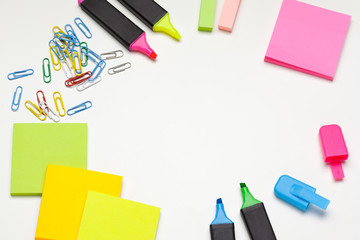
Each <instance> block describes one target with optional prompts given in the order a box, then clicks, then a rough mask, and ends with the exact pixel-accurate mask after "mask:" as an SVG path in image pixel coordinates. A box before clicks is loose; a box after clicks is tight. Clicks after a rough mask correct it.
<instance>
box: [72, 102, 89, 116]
mask: <svg viewBox="0 0 360 240" xmlns="http://www.w3.org/2000/svg"><path fill="white" fill-rule="evenodd" d="M91 107H92V102H91V101H86V102H83V103H81V104H79V105H77V106H75V107H73V108H70V109H68V110H67V115H69V116H71V115H74V114H76V113H79V112H81V111H84V110H86V109H89V108H91Z"/></svg>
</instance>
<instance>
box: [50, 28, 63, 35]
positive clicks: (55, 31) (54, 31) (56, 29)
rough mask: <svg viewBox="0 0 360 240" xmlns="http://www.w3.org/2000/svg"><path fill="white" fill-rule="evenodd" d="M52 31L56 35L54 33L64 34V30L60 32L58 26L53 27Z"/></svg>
mask: <svg viewBox="0 0 360 240" xmlns="http://www.w3.org/2000/svg"><path fill="white" fill-rule="evenodd" d="M52 31H53V33H54V34H56V33H63V34H65V32H64V30H62V29H61V28H60V27H58V26H55V27H53V29H52Z"/></svg>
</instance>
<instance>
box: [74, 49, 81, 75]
mask: <svg viewBox="0 0 360 240" xmlns="http://www.w3.org/2000/svg"><path fill="white" fill-rule="evenodd" d="M76 63H77V64H76ZM72 64H73V67H74V72H75V75H76V76H79V75H81V74H82V73H83V69H82V65H81V60H80V56H79V53H78V52H77V51H74V52H73V53H72ZM77 65H78V66H77Z"/></svg>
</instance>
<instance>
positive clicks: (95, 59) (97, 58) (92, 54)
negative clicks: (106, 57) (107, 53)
mask: <svg viewBox="0 0 360 240" xmlns="http://www.w3.org/2000/svg"><path fill="white" fill-rule="evenodd" d="M81 52H82V53H84V54H85V55H86V56H88V57H89V58H90V59H91V60H92V61H93V62H95V63H99V62H101V61H102V60H101V57H100V56H99V55H98V54H97V53H95V52H94V51H92V50H91V49H89V48H85V47H83V48H81Z"/></svg>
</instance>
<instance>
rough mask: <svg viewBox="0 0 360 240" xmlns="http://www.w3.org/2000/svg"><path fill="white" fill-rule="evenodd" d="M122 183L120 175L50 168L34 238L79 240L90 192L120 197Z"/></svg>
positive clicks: (39, 239)
mask: <svg viewBox="0 0 360 240" xmlns="http://www.w3.org/2000/svg"><path fill="white" fill-rule="evenodd" d="M121 184H122V177H121V176H117V175H112V174H106V173H100V172H94V171H89V170H84V169H79V168H71V167H64V166H57V165H48V167H47V171H46V176H45V184H44V189H43V195H42V199H41V206H40V212H39V218H38V224H37V228H36V234H35V239H36V240H76V239H77V234H78V230H79V226H80V221H81V217H82V214H83V210H84V206H85V202H86V198H87V195H88V192H89V190H91V191H96V192H101V193H104V194H108V195H111V196H114V197H118V198H119V197H120V192H121ZM98 240H99V239H98Z"/></svg>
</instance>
